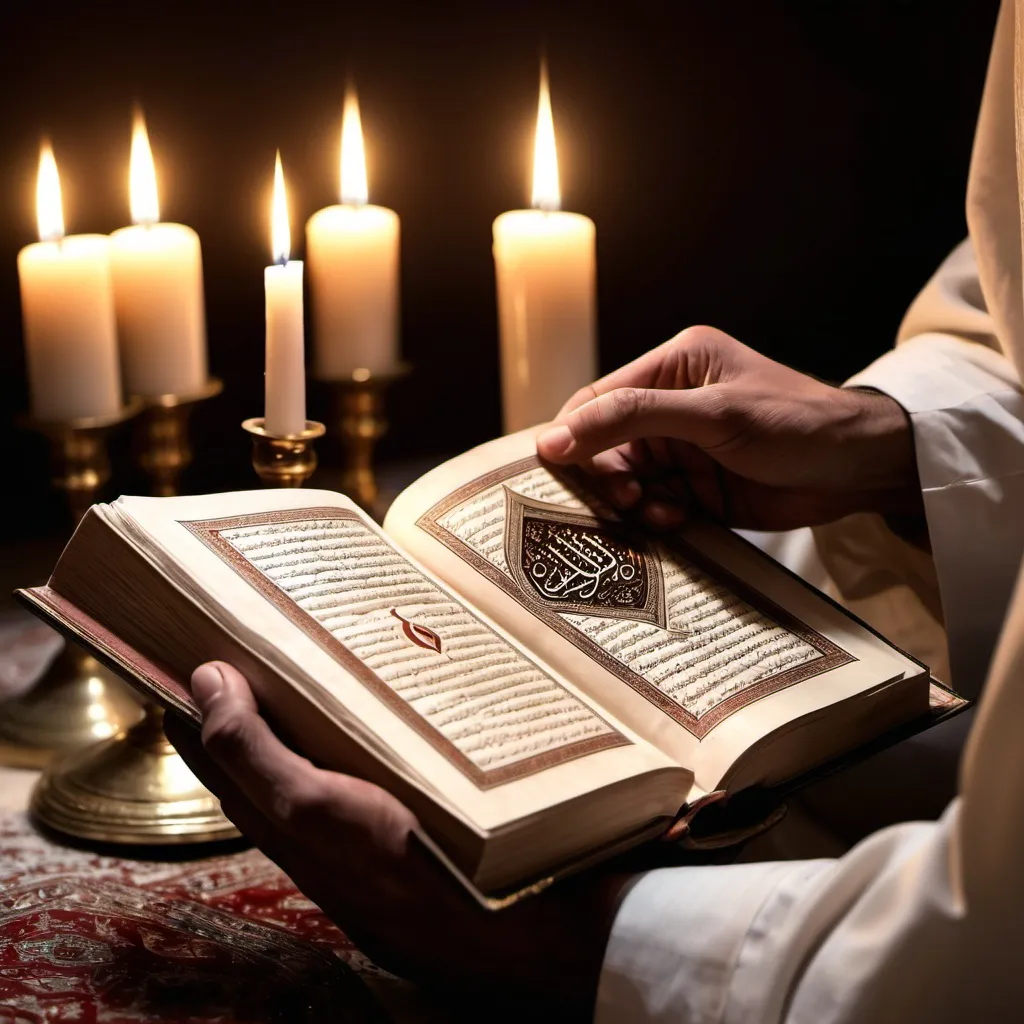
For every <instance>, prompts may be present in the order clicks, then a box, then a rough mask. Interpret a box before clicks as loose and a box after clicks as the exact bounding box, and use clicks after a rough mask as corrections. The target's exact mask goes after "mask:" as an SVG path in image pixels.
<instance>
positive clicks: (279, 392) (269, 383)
mask: <svg viewBox="0 0 1024 1024" xmlns="http://www.w3.org/2000/svg"><path fill="white" fill-rule="evenodd" d="M270 225H271V227H270V236H271V244H272V247H273V252H274V261H275V262H274V265H273V266H270V267H267V269H266V270H264V272H263V284H264V288H265V289H266V295H267V364H266V365H267V376H266V381H265V386H266V408H265V410H264V414H263V429H264V430H266V432H267V433H268V434H272V435H273V436H274V437H285V436H287V435H288V434H299V433H301V432H302V431H303V430H304V429H305V427H306V366H305V357H304V354H303V350H302V333H303V331H302V263H301V261H299V260H289V259H288V257H289V256H290V255H291V247H292V242H291V228H290V227H289V224H288V199H287V197H286V195H285V190H284V170H283V169H282V167H281V154H280V152H278V154H277V161H276V163H275V164H274V199H273V205H272V209H271V218H270Z"/></svg>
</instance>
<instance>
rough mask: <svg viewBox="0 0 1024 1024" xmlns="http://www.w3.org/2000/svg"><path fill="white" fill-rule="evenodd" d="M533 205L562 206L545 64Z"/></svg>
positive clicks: (536, 145)
mask: <svg viewBox="0 0 1024 1024" xmlns="http://www.w3.org/2000/svg"><path fill="white" fill-rule="evenodd" d="M533 205H534V206H535V207H536V208H537V209H538V210H557V209H559V208H560V207H561V205H562V193H561V190H560V189H559V187H558V155H557V153H556V152H555V121H554V118H553V117H552V115H551V92H550V90H549V89H548V69H547V65H546V64H543V65H541V69H540V99H539V102H538V104H537V136H536V139H535V141H534V148H533Z"/></svg>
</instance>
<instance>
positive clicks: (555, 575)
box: [504, 487, 666, 628]
mask: <svg viewBox="0 0 1024 1024" xmlns="http://www.w3.org/2000/svg"><path fill="white" fill-rule="evenodd" d="M504 493H505V561H506V563H507V564H508V566H509V568H510V569H511V570H512V574H513V575H514V576H515V578H516V580H517V582H518V583H519V586H520V588H521V590H522V591H523V594H524V596H527V597H531V598H533V599H535V600H538V601H542V602H543V603H545V604H546V605H548V606H549V607H551V608H552V609H557V610H558V611H560V612H570V611H579V612H585V613H587V614H590V615H602V616H610V617H618V618H627V619H639V620H642V621H645V622H653V623H657V624H658V625H660V626H661V627H662V628H665V626H666V622H665V595H664V585H663V582H662V578H661V564H660V562H659V561H658V559H657V558H655V557H654V554H653V552H652V551H651V549H650V546H649V545H648V544H647V542H646V541H645V540H644V539H643V538H642V537H640V536H639V535H637V534H636V533H635V532H632V533H631V532H630V531H628V530H627V529H626V528H625V527H624V526H623V525H622V524H617V523H614V522H612V521H611V520H607V519H605V520H602V519H598V518H597V516H594V515H591V514H590V513H589V512H586V511H582V510H576V509H567V508H565V507H564V506H562V505H553V504H551V503H549V502H545V501H537V500H536V499H533V498H527V497H525V496H524V495H522V494H519V493H517V492H516V491H513V490H512V489H511V488H509V487H504Z"/></svg>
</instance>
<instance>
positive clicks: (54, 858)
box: [0, 813, 441, 1024]
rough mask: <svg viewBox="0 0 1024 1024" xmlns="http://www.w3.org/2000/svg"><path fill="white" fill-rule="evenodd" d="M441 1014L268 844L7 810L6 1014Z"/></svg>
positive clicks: (79, 1022) (2, 880)
mask: <svg viewBox="0 0 1024 1024" xmlns="http://www.w3.org/2000/svg"><path fill="white" fill-rule="evenodd" d="M396 1019H398V1020H417V1021H424V1020H440V1019H441V1017H440V1016H439V1015H438V1014H437V1013H435V1012H431V1011H430V1010H429V1009H428V1008H427V1007H426V1006H425V1005H424V1003H423V1002H422V1001H421V999H420V998H419V996H418V995H417V993H416V992H415V990H414V989H412V987H411V986H409V985H407V984H405V983H404V982H401V981H399V980H398V979H396V978H393V977H392V976H391V975H389V974H387V973H385V972H383V971H381V970H379V969H378V968H376V967H375V966H374V965H373V964H371V963H370V962H369V961H368V960H366V958H365V957H363V956H362V955H361V954H360V953H359V952H358V951H357V950H356V949H355V948H354V947H353V946H352V944H351V943H350V942H349V941H348V939H346V938H345V936H344V935H343V934H342V933H341V932H340V931H338V929H337V928H335V927H334V925H332V924H331V923H330V922H329V921H328V920H327V919H326V918H325V917H324V916H323V915H322V914H321V913H320V911H319V910H318V909H317V908H316V907H315V906H314V905H313V904H312V903H310V902H309V901H308V900H307V899H305V897H303V896H302V895H301V894H300V893H299V892H297V891H296V889H295V887H294V886H293V885H292V884H291V882H290V881H289V880H288V878H287V877H286V876H285V875H284V874H283V873H282V872H281V871H279V870H278V868H277V867H275V866H274V865H273V864H272V863H271V862H270V861H268V860H267V859H266V858H265V857H264V856H263V855H262V854H260V853H258V852H257V851H255V850H249V851H244V852H241V853H233V854H228V855H223V856H217V857H209V858H206V859H203V860H193V861H178V862H166V861H164V862H156V861H149V862H147V861H137V860H123V859H120V858H116V857H108V856H98V855H96V854H93V853H88V852H83V851H79V850H72V849H67V848H65V847H61V846H58V845H56V844H55V843H53V842H51V841H49V840H47V839H45V838H43V837H41V836H39V835H37V834H36V833H35V832H34V831H33V830H32V828H31V826H30V825H29V823H28V821H27V819H26V817H25V815H24V814H21V813H7V814H0V1024H44V1022H45V1024H137V1022H140V1021H145V1022H161V1024H192V1022H196V1024H199V1022H202V1024H211V1022H216V1024H221V1022H223V1024H228V1022H232V1024H234V1022H246V1024H250V1022H251V1024H263V1022H268V1024H269V1022H281V1024H320V1022H325V1024H326V1022H328V1021H330V1022H331V1024H336V1022H347V1021H353V1022H361V1021H378V1020H396Z"/></svg>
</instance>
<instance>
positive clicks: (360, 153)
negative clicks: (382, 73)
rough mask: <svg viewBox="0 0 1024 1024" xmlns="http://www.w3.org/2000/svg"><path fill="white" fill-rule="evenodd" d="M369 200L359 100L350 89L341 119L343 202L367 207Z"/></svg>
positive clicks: (346, 95)
mask: <svg viewBox="0 0 1024 1024" xmlns="http://www.w3.org/2000/svg"><path fill="white" fill-rule="evenodd" d="M369 199H370V191H369V189H368V188H367V185H366V150H365V148H364V146H363V124H362V121H361V120H360V117H359V100H358V99H357V98H356V91H355V89H353V88H349V90H348V91H347V92H346V93H345V112H344V113H343V114H342V118H341V201H342V202H343V203H351V204H352V205H354V206H365V205H366V203H367V202H369Z"/></svg>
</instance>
